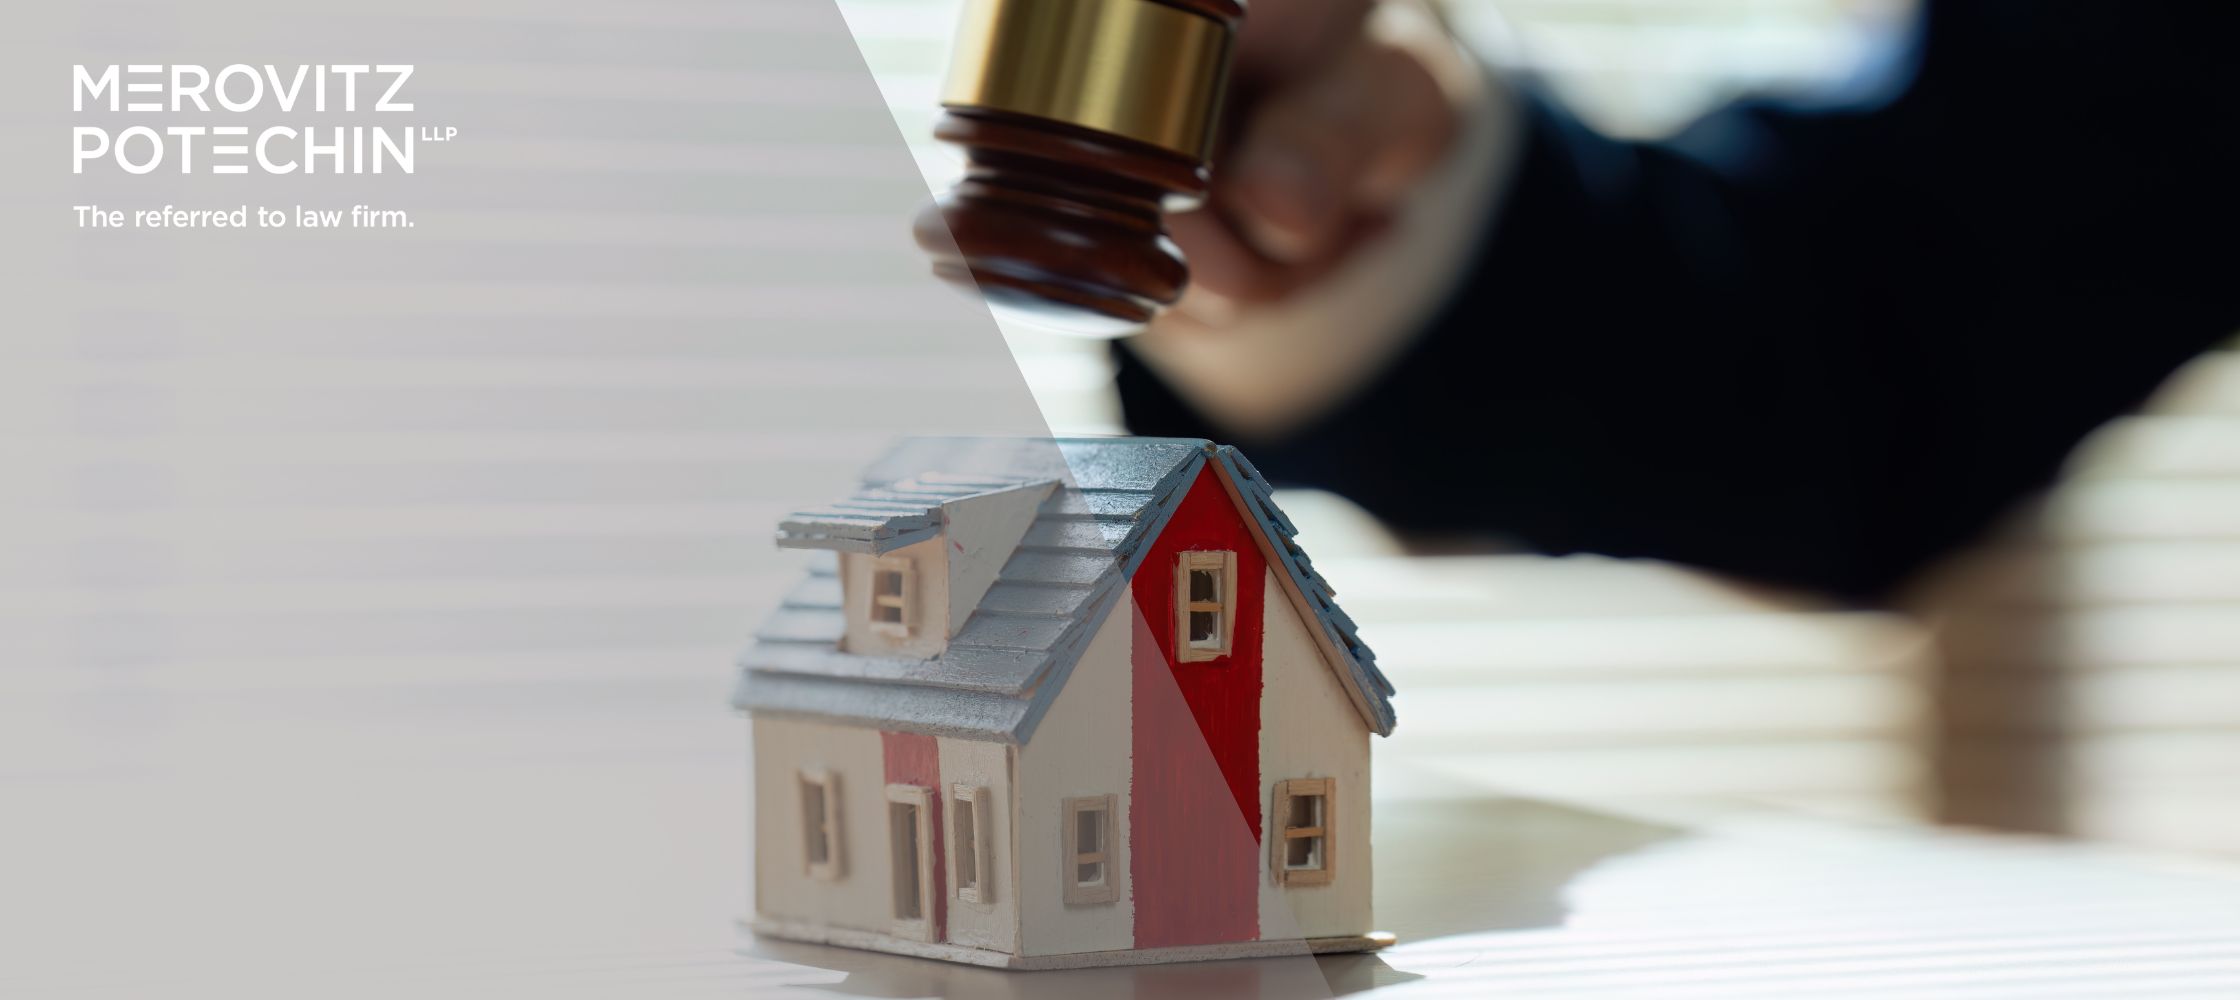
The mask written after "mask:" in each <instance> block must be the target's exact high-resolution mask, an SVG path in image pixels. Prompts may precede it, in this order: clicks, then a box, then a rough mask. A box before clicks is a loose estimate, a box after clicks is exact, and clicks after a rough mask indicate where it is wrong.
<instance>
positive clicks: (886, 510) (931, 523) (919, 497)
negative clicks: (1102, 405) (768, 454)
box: [778, 472, 1049, 555]
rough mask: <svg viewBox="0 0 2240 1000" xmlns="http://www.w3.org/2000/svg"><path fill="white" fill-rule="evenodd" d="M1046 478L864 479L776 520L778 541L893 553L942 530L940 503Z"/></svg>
mask: <svg viewBox="0 0 2240 1000" xmlns="http://www.w3.org/2000/svg"><path fill="white" fill-rule="evenodd" d="M1046 482H1049V480H1048V479H1042V480H1034V479H1019V478H1016V477H1004V476H986V475H980V476H974V475H957V474H953V473H943V472H928V473H925V474H923V475H918V476H912V477H910V478H908V479H903V480H899V481H897V482H892V483H866V484H864V487H863V489H861V490H858V491H856V493H855V494H854V495H852V496H849V497H848V498H847V499H845V500H838V501H834V502H833V503H829V504H826V505H825V506H822V507H817V508H814V509H812V510H804V511H796V512H794V513H792V514H789V515H787V516H786V519H785V520H784V521H781V522H779V524H778V544H779V545H781V546H784V547H786V548H793V549H831V550H833V551H836V552H863V553H869V554H871V555H879V554H882V553H887V552H892V551H894V550H896V549H899V548H902V547H903V546H906V545H912V544H916V543H918V542H922V541H925V540H926V539H928V538H932V537H933V536H934V535H936V534H939V533H940V531H941V505H942V504H945V503H949V502H950V501H953V500H963V499H966V498H968V497H976V496H984V495H986V494H989V493H1001V492H1003V491H1005V490H1015V489H1019V488H1021V487H1024V486H1029V485H1034V484H1037V483H1046Z"/></svg>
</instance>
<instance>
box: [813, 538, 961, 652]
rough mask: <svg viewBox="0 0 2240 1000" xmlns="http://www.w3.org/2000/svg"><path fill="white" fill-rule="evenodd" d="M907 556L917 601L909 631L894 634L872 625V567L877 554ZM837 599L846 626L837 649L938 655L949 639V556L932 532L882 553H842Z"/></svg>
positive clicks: (892, 556) (876, 560) (877, 557)
mask: <svg viewBox="0 0 2240 1000" xmlns="http://www.w3.org/2000/svg"><path fill="white" fill-rule="evenodd" d="M895 557H900V558H905V559H909V560H910V565H911V569H912V570H913V571H914V573H915V574H916V577H917V600H916V602H915V604H916V606H915V607H913V608H911V612H912V617H911V620H910V635H909V636H908V637H896V636H891V635H888V634H886V633H884V632H879V631H876V630H874V629H872V627H871V571H872V567H873V566H875V565H876V564H877V563H878V561H879V560H880V559H883V558H895ZM840 603H841V606H842V607H843V608H845V609H846V611H847V615H848V630H847V634H846V635H845V637H843V638H842V640H841V643H840V648H842V649H844V650H846V651H848V652H850V653H857V654H861V655H864V656H904V657H909V658H911V659H924V658H926V657H931V656H939V655H941V650H942V647H944V646H946V645H948V642H949V555H948V551H947V550H946V549H944V548H942V540H941V536H939V535H936V536H934V537H932V538H928V539H926V540H925V541H922V542H919V543H917V544H915V545H905V546H903V547H901V548H899V549H896V550H894V551H893V552H889V553H887V555H885V556H870V555H862V554H860V553H854V552H843V553H841V554H840Z"/></svg>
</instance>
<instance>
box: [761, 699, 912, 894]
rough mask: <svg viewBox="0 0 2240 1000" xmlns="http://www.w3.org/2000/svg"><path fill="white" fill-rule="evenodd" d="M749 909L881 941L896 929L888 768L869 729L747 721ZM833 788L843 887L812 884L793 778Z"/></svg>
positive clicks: (792, 721) (772, 720)
mask: <svg viewBox="0 0 2240 1000" xmlns="http://www.w3.org/2000/svg"><path fill="white" fill-rule="evenodd" d="M749 724H750V725H751V726H752V730H753V734H754V735H753V740H754V747H753V763H754V843H753V844H752V845H751V847H752V849H753V851H754V894H755V909H756V910H757V911H758V912H760V913H761V914H762V915H763V916H765V917H770V918H775V919H780V920H796V921H807V922H811V923H817V924H822V925H826V926H831V927H846V928H852V929H856V930H872V931H880V932H886V931H888V930H890V929H891V928H892V926H893V923H894V913H893V906H894V897H893V890H894V883H893V873H892V871H891V870H890V869H891V867H892V858H891V855H890V854H889V853H888V844H887V829H886V822H887V802H886V788H887V783H886V773H887V772H886V762H885V758H884V757H883V756H882V755H881V753H880V749H879V733H878V731H877V730H874V729H862V728H857V727H853V726H840V725H834V724H831V723H825V722H811V721H806V720H798V719H784V718H769V717H762V718H756V719H753V720H751V722H750V723H749ZM804 767H810V768H823V769H825V770H827V771H830V772H831V773H833V774H835V775H838V776H839V778H840V845H841V850H842V851H843V852H844V855H843V858H842V865H843V867H842V871H841V874H840V877H839V878H838V879H836V880H833V881H825V880H823V879H814V878H810V877H809V874H808V862H807V858H808V853H807V845H806V844H805V843H804V840H805V836H804V829H805V827H804V825H803V823H802V815H801V792H800V778H799V772H800V769H801V768H804Z"/></svg>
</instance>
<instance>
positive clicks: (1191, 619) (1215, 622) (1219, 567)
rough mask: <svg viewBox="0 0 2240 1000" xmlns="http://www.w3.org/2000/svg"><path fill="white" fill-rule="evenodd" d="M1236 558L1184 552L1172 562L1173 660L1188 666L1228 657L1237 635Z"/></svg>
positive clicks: (1227, 554) (1235, 556)
mask: <svg viewBox="0 0 2240 1000" xmlns="http://www.w3.org/2000/svg"><path fill="white" fill-rule="evenodd" d="M1236 603H1237V554H1236V553H1234V552H1184V553H1182V554H1181V555H1180V556H1179V557H1177V559H1176V560H1175V581H1174V617H1175V643H1174V648H1175V656H1176V658H1177V659H1180V660H1181V661H1183V662H1185V663H1188V662H1192V661H1202V660H1212V659H1218V658H1220V657H1223V656H1227V655H1229V637H1230V636H1232V635H1234V634H1236V621H1235V618H1236V615H1235V607H1236Z"/></svg>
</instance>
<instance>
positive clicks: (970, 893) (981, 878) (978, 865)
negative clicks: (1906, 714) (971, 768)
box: [949, 785, 995, 904]
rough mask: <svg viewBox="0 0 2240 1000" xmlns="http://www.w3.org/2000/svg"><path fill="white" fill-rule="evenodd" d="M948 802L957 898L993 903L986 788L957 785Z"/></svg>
mask: <svg viewBox="0 0 2240 1000" xmlns="http://www.w3.org/2000/svg"><path fill="white" fill-rule="evenodd" d="M950 791H951V799H950V802H949V850H950V854H951V857H950V860H949V870H950V871H951V872H954V873H956V880H957V899H958V901H959V902H965V903H981V904H987V903H993V902H995V887H994V886H993V885H991V884H989V881H988V880H989V879H990V878H991V877H992V876H993V875H994V873H995V866H994V864H993V861H992V858H991V850H990V848H991V845H990V844H989V841H988V833H987V831H988V812H989V795H988V790H987V789H985V788H975V787H972V786H970V785H957V786H954V787H953V788H952V789H951V790H950Z"/></svg>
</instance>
